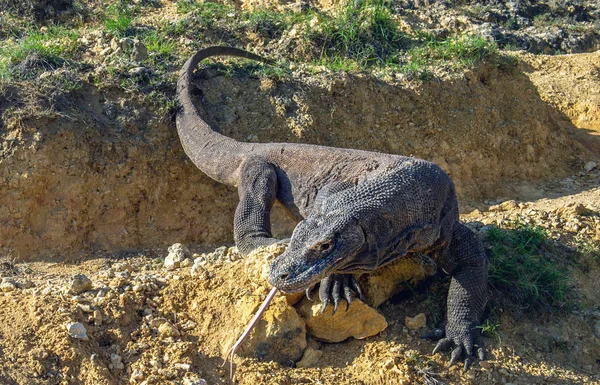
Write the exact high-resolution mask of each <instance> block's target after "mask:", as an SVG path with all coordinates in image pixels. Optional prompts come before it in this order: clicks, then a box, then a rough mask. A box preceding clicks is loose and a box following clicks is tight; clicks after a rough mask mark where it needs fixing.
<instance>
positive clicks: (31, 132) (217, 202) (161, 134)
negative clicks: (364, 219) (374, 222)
mask: <svg viewBox="0 0 600 385" xmlns="http://www.w3.org/2000/svg"><path fill="white" fill-rule="evenodd" d="M519 60H520V61H521V64H520V65H519V67H518V69H516V70H511V71H502V70H499V69H497V68H494V69H490V68H487V67H486V66H483V67H481V68H479V69H478V70H476V71H472V72H468V73H466V74H464V76H458V77H453V78H452V79H448V80H439V81H432V82H426V83H424V84H422V85H418V86H416V85H411V84H406V83H400V82H396V81H395V80H394V79H392V78H389V79H387V80H385V79H384V80H382V79H377V78H374V77H371V76H366V75H349V74H332V73H329V72H328V71H326V70H325V71H324V72H322V73H320V74H316V75H313V74H308V73H306V71H305V70H304V69H303V68H302V67H301V66H300V67H299V68H297V69H296V70H294V72H293V77H292V78H291V80H287V81H277V80H273V79H271V78H268V77H261V78H256V77H252V76H249V75H243V74H242V75H240V74H237V75H235V76H225V75H223V74H220V73H219V72H218V71H216V70H215V69H214V68H213V69H208V70H204V71H203V72H201V76H200V79H199V80H198V84H199V86H200V89H201V90H202V95H203V97H202V100H198V103H199V104H201V105H202V106H203V107H202V108H203V110H204V114H205V116H206V117H207V120H208V121H209V122H211V124H213V125H214V126H215V127H219V128H220V129H221V131H222V132H223V133H224V134H226V135H228V136H231V137H233V138H236V139H238V140H246V141H264V142H269V141H292V142H303V143H317V144H323V145H329V146H338V147H348V148H360V149H367V150H373V151H383V152H390V153H397V154H405V155H414V156H417V157H422V158H425V159H429V160H432V161H434V162H436V163H438V164H439V165H440V166H442V168H444V169H445V170H446V171H447V172H449V173H450V175H451V176H452V178H453V180H454V181H455V183H456V185H457V190H458V192H459V195H460V198H461V201H462V202H463V205H466V206H467V207H469V206H470V205H469V204H467V203H469V202H470V203H472V204H473V205H475V206H476V203H477V202H480V201H481V200H482V199H487V200H494V199H506V198H513V197H515V198H522V199H527V198H536V197H541V196H544V195H545V194H546V191H545V190H544V188H543V187H540V184H541V183H543V182H548V181H557V180H560V179H561V178H563V177H567V176H569V175H572V174H574V173H576V172H578V171H580V170H581V169H582V167H583V165H584V164H586V163H587V162H588V161H590V160H594V159H596V160H597V157H598V155H597V154H598V152H597V150H598V148H599V146H598V138H597V136H596V135H597V130H598V124H597V123H598V121H599V114H600V112H599V111H598V108H597V104H598V100H597V99H598V94H599V92H598V90H599V89H600V85H599V83H600V81H599V80H598V76H597V74H598V72H597V71H598V69H597V64H595V63H597V60H598V53H593V54H582V55H576V56H562V57H547V58H545V57H528V56H521V57H519ZM49 76H50V77H52V76H64V74H60V73H58V74H57V73H52V74H49ZM567 88H568V89H569V90H575V91H570V92H566V91H565V89H567ZM38 91H39V92H38ZM47 95H48V92H47V90H36V89H34V88H33V86H32V85H31V83H22V84H21V85H19V84H15V85H14V86H10V87H8V88H7V89H6V90H5V92H4V93H3V95H2V97H1V98H0V110H1V111H2V117H3V118H2V140H3V146H2V149H1V150H0V151H1V156H0V176H1V180H2V184H1V185H0V218H1V220H0V248H1V249H2V250H3V252H4V253H6V254H10V255H11V256H12V257H15V258H17V259H20V260H30V259H36V258H39V257H54V258H56V259H61V260H64V259H65V258H67V259H73V258H75V259H77V258H85V257H86V255H88V254H87V253H89V252H92V251H111V252H119V251H127V250H137V249H140V248H149V247H157V246H158V247H166V246H168V245H169V244H172V243H174V242H184V243H192V244H213V245H214V244H219V243H223V242H230V241H231V239H232V235H231V227H232V226H231V223H232V215H233V211H234V209H235V205H236V203H237V194H236V192H235V190H234V189H231V188H227V187H224V186H221V185H218V184H217V183H215V182H213V181H211V180H209V179H208V178H207V177H206V176H204V175H203V174H202V173H201V172H200V171H198V170H197V169H196V168H195V167H194V166H193V165H192V164H191V163H190V162H189V161H188V160H187V158H186V156H185V154H184V153H183V151H182V149H181V146H180V144H179V141H178V138H177V135H176V130H175V127H174V124H173V123H172V122H171V121H165V120H164V119H162V120H161V119H159V118H157V117H156V114H155V113H154V111H153V110H152V108H151V107H150V106H149V105H148V104H147V103H145V102H143V101H141V100H136V99H135V98H132V97H131V96H128V95H126V94H123V93H122V92H120V91H119V90H116V89H101V90H99V89H97V88H95V87H94V86H92V85H90V84H87V85H85V86H83V87H81V88H79V89H76V90H73V91H68V92H66V93H58V94H57V95H52V97H50V98H49V97H48V96H47ZM50 107H51V108H50ZM579 128H583V130H582V129H579ZM293 225H294V224H293V223H292V222H291V221H289V220H287V219H286V218H285V217H284V216H283V215H282V213H281V212H276V214H275V225H274V228H275V229H277V230H276V231H277V232H278V235H284V234H289V232H290V231H291V229H292V228H293Z"/></svg>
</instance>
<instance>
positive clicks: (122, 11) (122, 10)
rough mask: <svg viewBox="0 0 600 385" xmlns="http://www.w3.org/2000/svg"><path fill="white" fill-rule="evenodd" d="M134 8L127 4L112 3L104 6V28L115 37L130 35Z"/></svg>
mask: <svg viewBox="0 0 600 385" xmlns="http://www.w3.org/2000/svg"><path fill="white" fill-rule="evenodd" d="M133 12H134V10H133V9H132V7H131V6H130V5H128V4H126V3H125V4H123V3H120V4H113V5H109V6H108V7H106V11H105V18H104V29H105V31H106V32H108V33H109V34H111V35H113V36H116V37H125V36H130V35H131V34H132V33H133V27H132V25H131V23H132V22H133Z"/></svg>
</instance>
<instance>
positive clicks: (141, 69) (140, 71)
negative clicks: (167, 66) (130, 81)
mask: <svg viewBox="0 0 600 385" xmlns="http://www.w3.org/2000/svg"><path fill="white" fill-rule="evenodd" d="M146 72H148V69H147V68H146V67H134V68H132V69H130V70H129V73H130V74H131V75H133V76H139V75H143V74H145V73H146Z"/></svg>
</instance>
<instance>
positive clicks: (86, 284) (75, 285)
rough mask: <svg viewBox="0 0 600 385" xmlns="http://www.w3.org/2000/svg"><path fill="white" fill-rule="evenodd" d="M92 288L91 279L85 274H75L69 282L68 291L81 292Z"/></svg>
mask: <svg viewBox="0 0 600 385" xmlns="http://www.w3.org/2000/svg"><path fill="white" fill-rule="evenodd" d="M90 290H92V281H91V280H90V279H89V278H88V277H86V275H85V274H75V275H74V276H73V278H72V280H71V283H70V284H69V292H70V293H73V294H81V293H83V292H84V291H90Z"/></svg>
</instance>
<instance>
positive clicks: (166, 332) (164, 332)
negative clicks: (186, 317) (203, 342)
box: [158, 322, 181, 338]
mask: <svg viewBox="0 0 600 385" xmlns="http://www.w3.org/2000/svg"><path fill="white" fill-rule="evenodd" d="M158 334H160V336H161V337H162V338H166V337H179V336H180V335H181V333H179V330H177V328H176V327H175V326H173V324H172V323H170V322H163V323H162V324H161V325H160V326H159V327H158Z"/></svg>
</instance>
